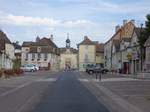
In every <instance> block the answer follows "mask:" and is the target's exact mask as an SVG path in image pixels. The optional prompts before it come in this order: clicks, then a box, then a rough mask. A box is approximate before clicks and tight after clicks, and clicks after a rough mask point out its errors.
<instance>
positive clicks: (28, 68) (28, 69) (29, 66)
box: [20, 64, 36, 72]
mask: <svg viewBox="0 0 150 112" xmlns="http://www.w3.org/2000/svg"><path fill="white" fill-rule="evenodd" d="M20 69H21V70H23V71H25V72H34V71H36V68H35V66H34V65H32V64H26V65H22V66H21V68H20Z"/></svg>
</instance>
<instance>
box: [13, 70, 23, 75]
mask: <svg viewBox="0 0 150 112" xmlns="http://www.w3.org/2000/svg"><path fill="white" fill-rule="evenodd" d="M14 73H15V74H16V75H20V74H23V70H21V69H14Z"/></svg>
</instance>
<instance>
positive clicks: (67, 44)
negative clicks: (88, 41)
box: [66, 33, 70, 48]
mask: <svg viewBox="0 0 150 112" xmlns="http://www.w3.org/2000/svg"><path fill="white" fill-rule="evenodd" d="M66 48H70V39H69V33H67V39H66Z"/></svg>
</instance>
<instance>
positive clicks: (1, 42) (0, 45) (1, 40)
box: [0, 30, 11, 51]
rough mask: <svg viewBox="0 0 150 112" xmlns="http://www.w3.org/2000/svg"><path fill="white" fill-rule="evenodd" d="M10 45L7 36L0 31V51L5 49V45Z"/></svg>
mask: <svg viewBox="0 0 150 112" xmlns="http://www.w3.org/2000/svg"><path fill="white" fill-rule="evenodd" d="M6 43H8V44H11V41H10V40H9V39H8V37H7V35H6V34H5V33H4V32H3V31H2V30H0V51H1V50H4V49H5V44H6Z"/></svg>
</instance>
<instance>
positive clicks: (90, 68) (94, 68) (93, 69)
mask: <svg viewBox="0 0 150 112" xmlns="http://www.w3.org/2000/svg"><path fill="white" fill-rule="evenodd" d="M86 72H87V73H89V74H93V73H100V72H101V67H100V66H97V65H93V64H91V65H90V64H89V65H87V66H86Z"/></svg>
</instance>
